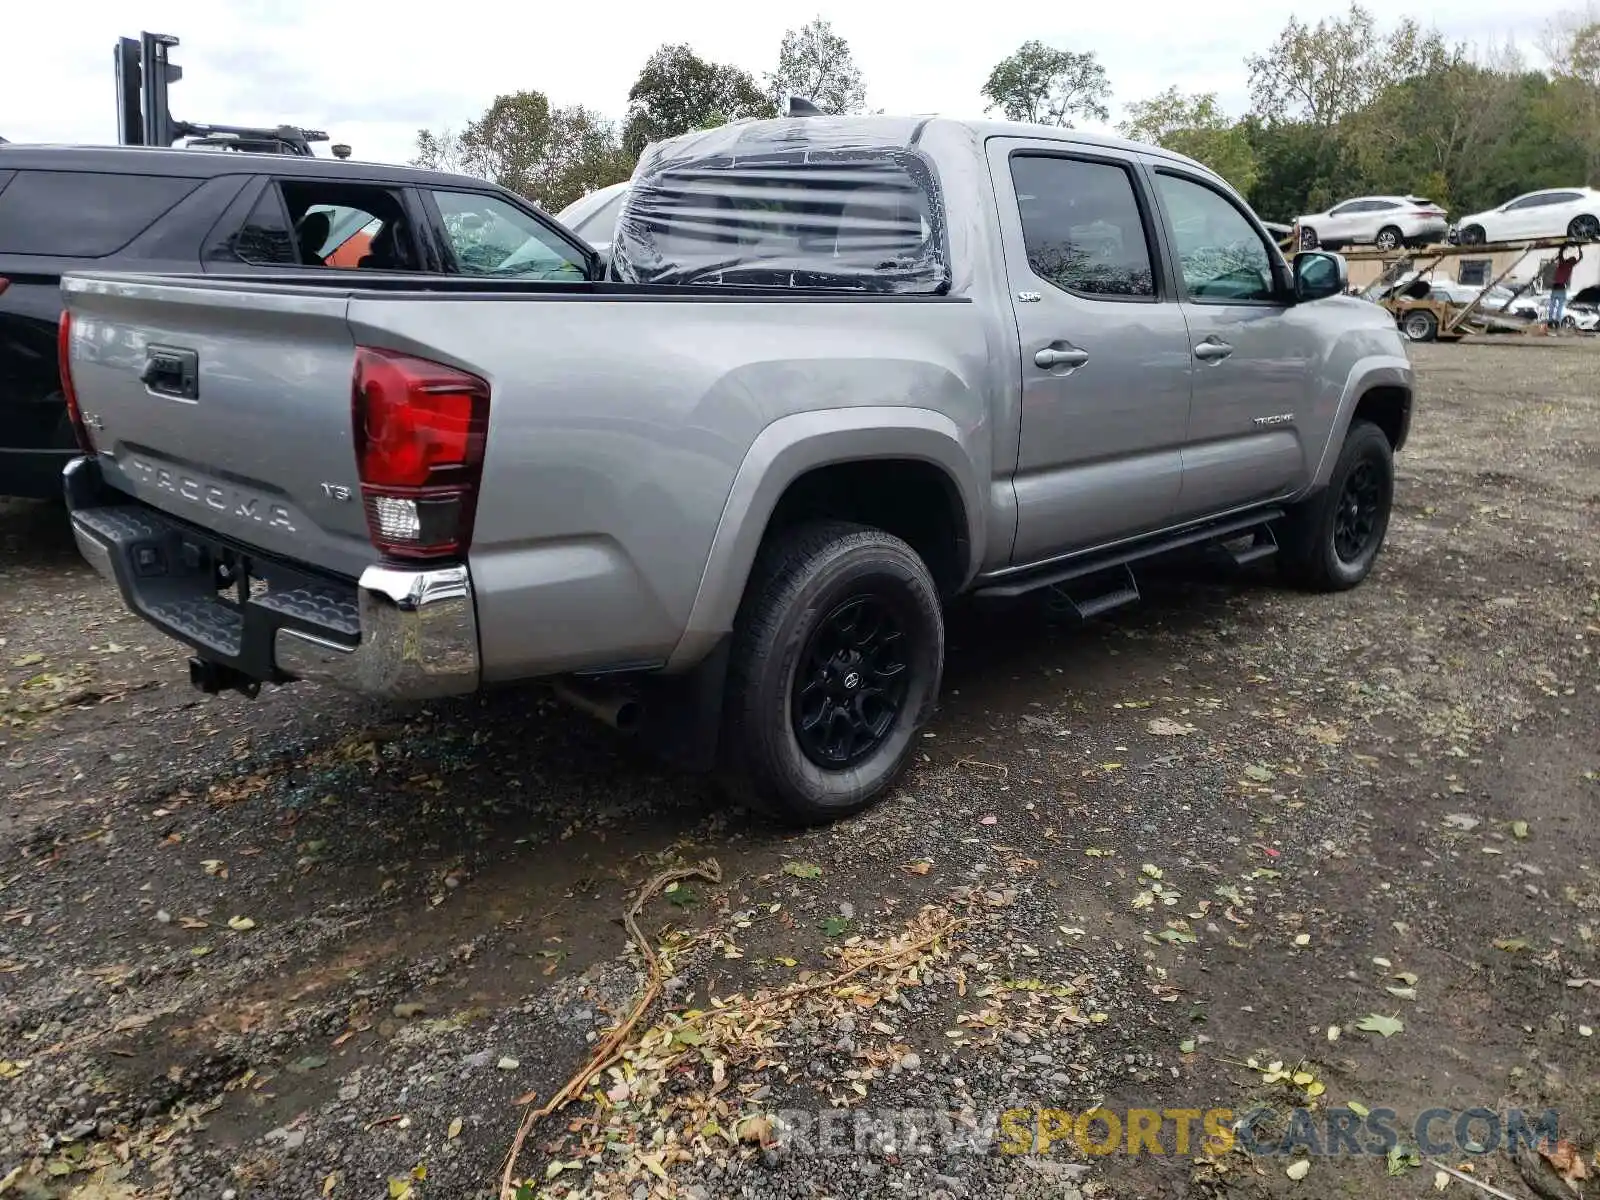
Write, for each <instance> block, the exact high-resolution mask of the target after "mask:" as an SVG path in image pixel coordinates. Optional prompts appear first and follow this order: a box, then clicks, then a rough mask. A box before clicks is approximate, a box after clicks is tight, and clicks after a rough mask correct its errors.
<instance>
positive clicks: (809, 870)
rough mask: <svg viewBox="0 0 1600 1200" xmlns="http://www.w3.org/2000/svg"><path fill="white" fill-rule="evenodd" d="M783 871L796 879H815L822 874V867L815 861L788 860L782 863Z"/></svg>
mask: <svg viewBox="0 0 1600 1200" xmlns="http://www.w3.org/2000/svg"><path fill="white" fill-rule="evenodd" d="M783 873H784V874H785V875H793V876H794V877H795V878H796V879H816V878H817V877H818V876H820V875H821V874H822V868H821V867H819V866H817V864H816V863H808V862H790V863H784V864H783Z"/></svg>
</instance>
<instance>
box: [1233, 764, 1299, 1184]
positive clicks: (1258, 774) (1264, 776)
mask: <svg viewBox="0 0 1600 1200" xmlns="http://www.w3.org/2000/svg"><path fill="white" fill-rule="evenodd" d="M1244 773H1245V776H1246V778H1249V779H1254V780H1255V781H1256V782H1257V783H1271V782H1272V781H1273V780H1274V779H1276V778H1277V776H1276V775H1274V774H1273V773H1272V772H1271V771H1270V770H1268V769H1267V768H1266V767H1263V766H1261V765H1260V764H1259V763H1251V764H1250V765H1249V766H1248V767H1246V768H1245V769H1244ZM1309 1169H1310V1168H1309V1167H1308V1168H1307V1170H1309Z"/></svg>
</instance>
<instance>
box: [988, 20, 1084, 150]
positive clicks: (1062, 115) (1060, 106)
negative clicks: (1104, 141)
mask: <svg viewBox="0 0 1600 1200" xmlns="http://www.w3.org/2000/svg"><path fill="white" fill-rule="evenodd" d="M981 92H982V95H983V97H984V99H986V100H987V101H988V102H989V104H988V107H987V109H986V110H985V111H993V110H994V109H997V108H998V109H1000V110H1001V111H1002V112H1003V113H1005V116H1006V120H1008V121H1026V122H1028V123H1029V124H1030V125H1063V126H1066V127H1067V128H1069V129H1070V128H1071V127H1072V118H1073V117H1075V116H1077V117H1088V118H1090V119H1092V120H1096V121H1104V120H1106V119H1107V118H1108V117H1109V116H1110V115H1111V114H1110V112H1109V110H1108V109H1107V108H1106V106H1105V101H1106V100H1108V99H1110V97H1111V84H1110V83H1109V82H1108V81H1107V79H1106V69H1105V68H1104V67H1103V66H1101V65H1100V60H1099V59H1097V58H1096V57H1095V55H1094V51H1092V50H1089V51H1085V52H1084V53H1082V54H1078V53H1074V52H1073V51H1071V50H1057V49H1055V48H1053V47H1051V46H1046V45H1045V44H1044V43H1043V42H1037V41H1029V42H1024V43H1022V45H1021V46H1020V47H1018V49H1017V51H1016V52H1015V53H1014V54H1010V55H1007V56H1006V57H1005V58H1002V59H1001V60H1000V61H999V62H998V63H996V64H995V68H994V70H993V71H991V72H989V79H988V82H986V83H985V84H984V85H983V88H982V89H981Z"/></svg>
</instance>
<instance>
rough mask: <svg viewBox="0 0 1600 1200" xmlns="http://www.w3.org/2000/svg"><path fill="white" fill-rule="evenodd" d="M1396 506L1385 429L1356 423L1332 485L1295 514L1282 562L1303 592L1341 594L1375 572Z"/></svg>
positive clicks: (1347, 437)
mask: <svg viewBox="0 0 1600 1200" xmlns="http://www.w3.org/2000/svg"><path fill="white" fill-rule="evenodd" d="M1393 506H1394V452H1393V451H1392V450H1391V448H1390V446H1389V439H1388V437H1387V436H1386V435H1385V434H1384V432H1383V430H1381V429H1379V428H1378V427H1377V426H1376V425H1374V424H1373V423H1372V422H1370V421H1356V422H1354V423H1353V424H1352V425H1351V426H1350V432H1349V433H1348V434H1346V435H1345V439H1344V447H1343V449H1341V450H1340V451H1339V460H1338V461H1337V462H1336V463H1335V464H1334V467H1333V476H1332V478H1330V479H1329V480H1328V486H1327V487H1326V488H1324V489H1322V491H1320V492H1318V493H1317V494H1316V495H1315V496H1312V497H1311V498H1310V499H1308V500H1305V501H1303V502H1302V503H1300V504H1299V505H1297V506H1296V507H1295V508H1294V510H1293V511H1291V512H1290V514H1289V518H1288V520H1287V521H1286V522H1285V526H1284V530H1283V537H1282V538H1281V539H1280V542H1279V545H1280V547H1281V550H1280V556H1279V563H1280V566H1281V567H1282V569H1283V572H1284V574H1285V575H1286V576H1287V577H1288V578H1289V579H1290V580H1291V581H1292V582H1294V583H1296V584H1298V585H1299V586H1301V587H1304V588H1308V589H1310V590H1311V591H1317V592H1342V591H1345V590H1346V589H1348V588H1353V587H1355V586H1356V585H1357V584H1359V583H1360V582H1361V581H1362V580H1364V579H1365V578H1366V577H1367V576H1368V575H1369V574H1371V573H1372V566H1373V563H1375V562H1376V561H1377V558H1378V552H1379V551H1380V550H1381V549H1382V548H1383V539H1384V536H1385V535H1386V534H1387V533H1388V531H1389V513H1390V511H1391V509H1392V508H1393Z"/></svg>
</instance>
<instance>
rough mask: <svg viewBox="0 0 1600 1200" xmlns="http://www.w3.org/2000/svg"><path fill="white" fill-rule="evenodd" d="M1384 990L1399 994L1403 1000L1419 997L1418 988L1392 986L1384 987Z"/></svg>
mask: <svg viewBox="0 0 1600 1200" xmlns="http://www.w3.org/2000/svg"><path fill="white" fill-rule="evenodd" d="M1383 990H1384V991H1386V992H1388V993H1389V995H1391V996H1398V997H1399V998H1400V999H1401V1000H1415V999H1416V998H1417V989H1416V988H1408V987H1391V988H1384V989H1383Z"/></svg>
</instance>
